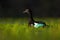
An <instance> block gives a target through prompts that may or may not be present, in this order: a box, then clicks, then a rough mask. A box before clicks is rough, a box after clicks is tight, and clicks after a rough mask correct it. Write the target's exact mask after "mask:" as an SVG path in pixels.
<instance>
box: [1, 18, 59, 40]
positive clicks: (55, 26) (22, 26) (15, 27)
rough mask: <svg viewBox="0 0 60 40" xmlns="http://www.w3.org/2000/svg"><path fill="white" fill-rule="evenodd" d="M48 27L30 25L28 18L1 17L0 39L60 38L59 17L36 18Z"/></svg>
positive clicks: (48, 39)
mask: <svg viewBox="0 0 60 40" xmlns="http://www.w3.org/2000/svg"><path fill="white" fill-rule="evenodd" d="M34 19H35V20H36V21H44V22H46V24H48V25H49V27H47V28H42V27H41V28H33V27H28V20H27V18H0V40H60V19H59V18H34Z"/></svg>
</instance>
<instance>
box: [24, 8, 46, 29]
mask: <svg viewBox="0 0 60 40" xmlns="http://www.w3.org/2000/svg"><path fill="white" fill-rule="evenodd" d="M23 13H27V14H28V15H29V20H28V25H29V26H33V27H35V28H38V27H45V26H46V23H45V22H43V21H35V20H34V19H33V16H32V11H31V9H26V10H25V11H24V12H23Z"/></svg>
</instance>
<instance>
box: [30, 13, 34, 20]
mask: <svg viewBox="0 0 60 40" xmlns="http://www.w3.org/2000/svg"><path fill="white" fill-rule="evenodd" d="M29 20H30V21H34V19H33V16H32V13H30V14H29Z"/></svg>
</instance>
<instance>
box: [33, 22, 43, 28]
mask: <svg viewBox="0 0 60 40" xmlns="http://www.w3.org/2000/svg"><path fill="white" fill-rule="evenodd" d="M42 26H44V24H39V23H34V27H35V28H38V27H42Z"/></svg>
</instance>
